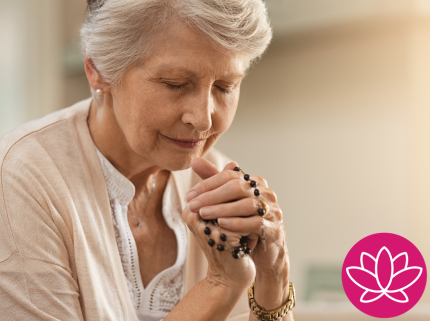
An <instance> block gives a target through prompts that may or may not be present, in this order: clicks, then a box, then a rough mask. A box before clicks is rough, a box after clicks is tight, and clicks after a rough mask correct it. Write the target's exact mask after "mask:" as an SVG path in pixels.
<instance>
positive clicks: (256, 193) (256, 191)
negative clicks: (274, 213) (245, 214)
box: [254, 188, 260, 196]
mask: <svg viewBox="0 0 430 321" xmlns="http://www.w3.org/2000/svg"><path fill="white" fill-rule="evenodd" d="M254 195H255V196H260V190H259V189H258V188H256V189H255V190H254Z"/></svg>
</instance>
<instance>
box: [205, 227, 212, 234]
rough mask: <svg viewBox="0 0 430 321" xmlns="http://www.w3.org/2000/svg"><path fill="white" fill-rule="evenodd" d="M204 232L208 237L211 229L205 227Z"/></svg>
mask: <svg viewBox="0 0 430 321" xmlns="http://www.w3.org/2000/svg"><path fill="white" fill-rule="evenodd" d="M204 232H205V234H206V235H209V234H211V229H210V228H209V227H207V226H206V227H205V230H204Z"/></svg>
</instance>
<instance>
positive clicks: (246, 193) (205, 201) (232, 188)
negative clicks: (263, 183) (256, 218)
mask: <svg viewBox="0 0 430 321" xmlns="http://www.w3.org/2000/svg"><path fill="white" fill-rule="evenodd" d="M248 197H253V195H252V192H251V187H250V185H249V184H247V182H245V181H242V180H239V179H235V180H231V181H228V182H227V183H226V184H224V185H222V186H220V187H218V188H217V189H215V190H212V191H209V192H206V193H203V194H201V195H199V196H198V197H196V198H194V199H193V200H191V201H190V202H189V203H188V206H189V208H190V210H191V211H192V212H194V213H197V212H198V211H199V210H200V208H202V207H203V206H209V205H216V204H221V203H227V202H231V201H235V200H238V199H242V198H248Z"/></svg>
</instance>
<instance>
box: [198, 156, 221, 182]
mask: <svg viewBox="0 0 430 321" xmlns="http://www.w3.org/2000/svg"><path fill="white" fill-rule="evenodd" d="M191 167H192V169H193V171H194V172H195V173H196V174H197V175H199V177H200V178H201V179H207V178H209V177H212V176H213V175H215V174H218V173H219V169H218V168H217V167H216V166H215V165H214V164H212V163H211V162H210V161H208V160H206V159H204V158H201V157H197V158H195V159H193V160H192V161H191Z"/></svg>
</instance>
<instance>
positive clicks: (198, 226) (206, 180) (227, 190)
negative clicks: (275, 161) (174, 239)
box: [183, 158, 289, 287]
mask: <svg viewBox="0 0 430 321" xmlns="http://www.w3.org/2000/svg"><path fill="white" fill-rule="evenodd" d="M236 166H238V165H237V164H236V163H235V162H231V163H229V164H228V165H227V166H226V167H225V168H224V169H223V170H222V171H219V170H218V169H217V168H216V167H215V166H214V165H213V164H212V163H210V162H209V161H207V160H205V159H203V158H196V159H194V160H193V162H192V168H193V170H194V171H195V172H196V173H197V174H198V175H199V176H200V177H201V178H202V181H201V182H200V183H198V184H196V185H195V186H194V187H193V188H192V189H191V190H190V191H189V192H188V193H187V195H186V198H187V201H188V205H187V207H186V208H185V209H184V211H183V218H184V220H185V222H186V223H187V225H188V227H189V228H190V230H191V232H192V233H193V234H194V236H195V237H196V238H197V240H198V242H199V244H200V246H201V248H202V249H203V252H204V253H205V255H206V258H207V259H208V263H209V268H208V277H212V278H215V279H216V282H225V283H228V284H230V285H232V284H233V285H237V286H239V287H248V286H249V285H250V284H251V283H252V281H254V279H255V278H256V275H261V276H263V277H264V278H265V279H271V278H273V279H276V278H277V277H279V276H281V277H283V279H285V278H288V271H289V260H288V251H287V247H286V237H285V231H284V226H283V220H282V211H281V209H280V208H279V206H278V204H277V197H276V194H275V193H274V192H273V191H272V190H271V189H269V187H268V185H267V182H266V180H265V179H264V178H262V177H258V176H257V177H256V176H252V175H251V178H252V180H254V181H256V182H257V186H258V189H259V191H260V197H261V198H262V199H263V200H264V201H265V202H266V203H267V204H268V205H269V212H268V213H267V215H265V218H264V219H262V217H261V216H259V215H258V209H259V204H258V199H257V197H256V196H255V195H254V188H252V187H251V186H250V183H249V182H248V181H246V180H245V179H244V174H243V173H240V172H237V171H234V170H233V169H234V168H235V167H236ZM216 219H217V220H218V225H219V230H218V229H215V228H213V229H212V231H211V239H213V240H215V242H216V244H225V243H227V244H228V245H229V246H230V247H231V248H234V247H236V246H239V245H240V240H241V238H243V237H247V243H248V244H247V247H248V248H249V249H250V250H251V254H250V256H245V257H244V258H243V259H241V260H235V259H233V258H232V256H231V254H229V253H227V252H224V251H217V250H216V249H215V248H214V247H211V246H209V245H208V242H207V239H206V236H205V234H204V230H205V227H206V225H205V223H204V221H203V220H205V221H209V222H211V221H212V220H216ZM262 224H264V231H265V236H266V247H267V249H266V251H263V246H262V244H261V240H260V238H261V236H262ZM221 233H222V234H225V236H223V238H224V239H226V240H225V242H224V241H222V240H221V239H220V235H221ZM215 247H216V246H215ZM273 281H275V282H276V280H273Z"/></svg>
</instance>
